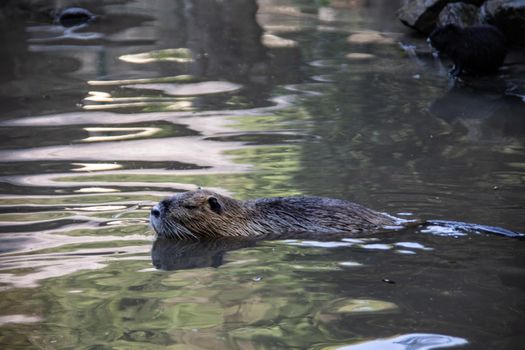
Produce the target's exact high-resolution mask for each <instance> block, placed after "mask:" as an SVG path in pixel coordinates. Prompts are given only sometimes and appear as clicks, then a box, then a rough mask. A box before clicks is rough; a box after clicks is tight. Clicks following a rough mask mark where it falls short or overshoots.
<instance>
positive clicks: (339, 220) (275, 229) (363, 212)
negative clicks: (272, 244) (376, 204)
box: [150, 190, 399, 239]
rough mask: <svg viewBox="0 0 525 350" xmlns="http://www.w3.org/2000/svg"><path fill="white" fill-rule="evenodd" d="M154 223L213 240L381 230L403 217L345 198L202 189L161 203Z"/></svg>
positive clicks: (172, 234)
mask: <svg viewBox="0 0 525 350" xmlns="http://www.w3.org/2000/svg"><path fill="white" fill-rule="evenodd" d="M150 222H151V225H152V227H153V229H154V230H155V232H156V233H157V235H158V236H159V237H167V238H177V239H186V238H193V239H208V238H221V237H250V238H251V237H264V236H267V235H271V236H282V235H285V234H294V233H301V232H315V233H343V232H349V233H355V232H361V231H377V230H379V229H381V228H383V227H385V226H391V225H396V224H398V223H399V219H397V218H395V217H392V216H389V215H387V214H382V213H379V212H376V211H374V210H371V209H368V208H365V207H363V206H361V205H359V204H356V203H352V202H349V201H345V200H340V199H331V198H323V197H307V196H296V197H275V198H259V199H254V200H247V201H240V200H236V199H233V198H230V197H227V196H222V195H220V194H218V193H215V192H211V191H207V190H197V191H190V192H184V193H180V194H176V195H174V196H172V197H170V198H168V199H165V200H163V201H161V202H160V203H159V204H157V205H155V206H154V207H153V208H152V209H151V213H150Z"/></svg>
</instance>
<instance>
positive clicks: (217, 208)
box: [208, 196, 222, 214]
mask: <svg viewBox="0 0 525 350" xmlns="http://www.w3.org/2000/svg"><path fill="white" fill-rule="evenodd" d="M208 204H209V205H210V208H211V210H213V211H214V212H216V213H217V214H220V213H222V206H221V203H219V201H218V200H217V198H215V197H213V196H212V197H208Z"/></svg>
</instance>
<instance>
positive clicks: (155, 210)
mask: <svg viewBox="0 0 525 350" xmlns="http://www.w3.org/2000/svg"><path fill="white" fill-rule="evenodd" d="M151 215H153V216H154V217H156V218H158V217H159V216H160V210H159V207H158V206H157V205H155V206H154V207H153V208H151Z"/></svg>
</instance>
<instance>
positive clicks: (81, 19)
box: [55, 7, 95, 28]
mask: <svg viewBox="0 0 525 350" xmlns="http://www.w3.org/2000/svg"><path fill="white" fill-rule="evenodd" d="M94 19H95V15H94V14H92V13H91V12H90V11H89V10H86V9H83V8H81V7H70V8H67V9H64V10H62V11H61V12H60V13H59V14H58V15H57V17H56V19H55V21H56V22H58V23H60V24H61V25H62V26H63V27H66V28H69V27H74V26H79V25H82V24H85V23H88V22H91V21H93V20H94Z"/></svg>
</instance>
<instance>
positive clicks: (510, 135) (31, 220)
mask: <svg viewBox="0 0 525 350" xmlns="http://www.w3.org/2000/svg"><path fill="white" fill-rule="evenodd" d="M12 3H13V2H11V4H12ZM34 3H35V4H38V6H36V5H35V11H34V12H28V11H27V10H24V9H17V8H14V7H13V8H10V7H9V6H5V7H4V8H2V10H3V11H4V13H3V14H2V15H1V16H0V17H1V20H0V25H1V27H2V28H1V30H0V38H2V40H3V45H2V51H1V52H0V62H1V63H2V64H0V72H1V74H0V106H1V111H0V123H1V124H0V137H1V139H2V142H1V143H0V168H1V177H0V191H1V196H0V225H1V226H0V232H1V233H0V348H2V349H117V348H118V349H160V348H169V349H347V350H356V349H361V350H362V349H387V350H389V349H395V350H398V349H402V350H415V349H419V350H423V349H438V348H462V349H520V348H522V349H523V348H525V345H524V344H525V333H524V332H523V330H524V329H525V283H524V281H525V245H524V244H523V243H524V242H523V241H522V240H515V239H510V238H507V237H501V236H497V235H487V234H475V233H468V234H464V233H461V232H456V231H454V230H445V229H439V227H437V228H436V227H434V228H426V229H425V228H423V229H421V228H417V229H407V230H401V231H395V232H390V233H381V234H368V235H362V236H359V237H347V238H343V239H337V240H330V241H316V240H306V239H301V238H300V237H297V239H293V240H280V241H279V240H276V241H264V242H258V243H255V242H251V243H250V242H222V241H217V242H180V241H179V242H177V241H167V242H166V241H157V242H154V236H153V232H152V230H151V229H150V228H149V227H148V214H149V210H150V208H151V206H152V205H153V204H154V203H155V202H157V201H159V200H161V199H162V198H164V197H166V196H168V195H170V194H173V193H176V192H180V191H185V190H189V189H195V188H196V187H197V186H203V187H206V188H211V189H214V190H217V191H219V192H221V193H223V194H228V195H232V196H234V197H236V198H239V199H247V198H256V197H262V196H282V195H293V194H306V195H319V196H328V197H336V198H343V199H348V200H353V201H356V202H359V203H362V204H365V205H367V206H369V207H371V208H374V209H377V210H380V211H385V212H388V213H391V214H394V215H398V216H402V217H404V218H412V217H418V218H420V217H421V218H426V219H443V220H459V221H466V222H473V223H478V224H485V225H492V226H500V227H505V228H507V229H511V230H515V231H525V215H524V208H525V195H524V194H525V137H524V136H525V118H524V117H525V102H524V99H523V96H524V95H525V69H524V68H523V66H520V65H515V66H510V67H506V68H504V69H502V70H501V72H500V74H499V75H498V76H497V77H490V78H483V79H481V78H476V79H474V78H470V79H464V81H462V82H459V83H457V84H452V83H451V82H450V81H449V80H448V78H447V76H446V66H444V65H441V64H440V63H439V62H438V61H436V60H435V59H434V58H433V57H432V56H431V55H430V54H429V52H428V49H427V48H426V45H425V42H424V38H422V37H414V36H410V33H409V31H408V30H407V29H405V28H404V27H402V26H401V25H400V24H399V23H398V22H397V20H396V18H395V10H396V9H397V8H398V7H399V3H400V1H391V0H384V1H380V0H368V1H367V0H355V1H349V0H348V1H332V2H331V5H329V2H328V1H316V2H314V1H292V0H261V1H260V2H259V3H255V2H254V1H249V0H238V1H211V0H197V1H183V0H180V1H168V0H156V1H146V0H134V1H126V0H109V1H89V2H85V3H83V2H77V4H81V5H83V6H85V7H87V8H89V9H90V11H91V12H93V13H94V14H95V15H97V18H96V21H94V22H91V23H88V24H87V25H81V26H78V27H69V28H63V27H61V26H60V25H58V24H56V23H53V21H52V19H50V18H49V17H48V16H46V15H43V13H47V9H46V6H47V4H44V5H42V3H43V2H37V1H35V2H34ZM61 3H62V2H61ZM48 5H49V6H50V7H52V6H51V5H52V4H51V2H50V3H49V4H48ZM400 43H402V44H403V45H400ZM410 45H415V46H416V47H417V48H416V50H413V49H412V48H411V46H410ZM402 46H403V47H404V49H403V48H402ZM445 64H446V63H445Z"/></svg>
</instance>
